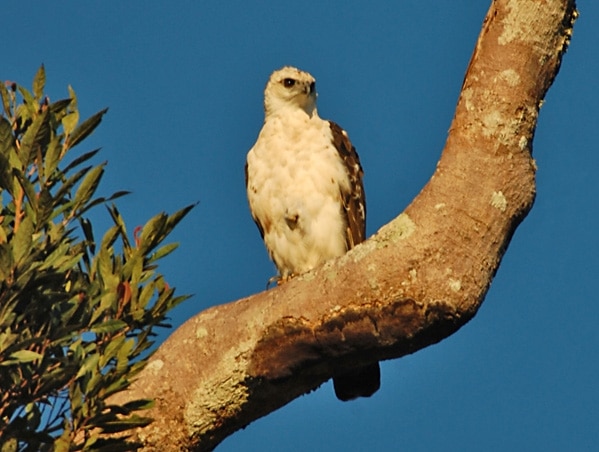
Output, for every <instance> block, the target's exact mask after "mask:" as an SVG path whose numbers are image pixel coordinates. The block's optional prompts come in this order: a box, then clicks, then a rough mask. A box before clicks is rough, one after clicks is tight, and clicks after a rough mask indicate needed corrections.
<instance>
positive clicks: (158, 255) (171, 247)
mask: <svg viewBox="0 0 599 452" xmlns="http://www.w3.org/2000/svg"><path fill="white" fill-rule="evenodd" d="M178 247H179V244H178V243H169V244H168V245H164V246H162V247H160V248H158V249H157V250H156V252H155V253H154V254H152V256H151V257H150V259H149V261H150V262H155V261H157V260H158V259H162V258H163V257H165V256H168V255H169V254H171V253H172V252H173V251H175V250H176V249H177V248H178Z"/></svg>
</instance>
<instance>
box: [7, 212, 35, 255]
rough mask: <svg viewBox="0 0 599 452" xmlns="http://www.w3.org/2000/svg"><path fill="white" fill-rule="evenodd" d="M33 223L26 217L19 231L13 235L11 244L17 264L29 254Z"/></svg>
mask: <svg viewBox="0 0 599 452" xmlns="http://www.w3.org/2000/svg"><path fill="white" fill-rule="evenodd" d="M32 236H33V221H32V220H31V217H29V216H26V217H25V218H24V219H23V221H22V222H21V225H20V226H19V229H18V230H17V232H16V233H15V236H14V241H13V242H12V248H13V252H12V253H13V256H14V259H15V261H16V262H17V263H19V262H20V261H21V259H23V258H24V257H25V256H27V255H28V254H29V253H30V252H31V243H32V242H33V237H32Z"/></svg>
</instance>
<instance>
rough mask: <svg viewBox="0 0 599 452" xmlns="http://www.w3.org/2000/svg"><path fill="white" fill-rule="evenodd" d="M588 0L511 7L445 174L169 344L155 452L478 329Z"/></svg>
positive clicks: (477, 64) (473, 86) (498, 5)
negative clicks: (363, 366)
mask: <svg viewBox="0 0 599 452" xmlns="http://www.w3.org/2000/svg"><path fill="white" fill-rule="evenodd" d="M575 18H576V11H575V4H574V1H573V0H547V1H544V2H538V1H534V0H496V1H493V3H492V5H491V8H490V10H489V12H488V14H487V16H486V18H485V20H484V23H483V27H482V31H481V34H480V37H479V40H478V42H477V44H476V48H475V50H474V54H473V56H472V59H471V61H470V65H469V67H468V71H467V74H466V77H465V80H464V84H463V87H462V93H461V95H460V98H459V101H458V105H457V109H456V114H455V117H454V120H453V123H452V125H451V129H450V132H449V136H448V139H447V143H446V146H445V149H444V151H443V154H442V156H441V160H440V161H439V163H438V166H437V169H436V171H435V173H434V175H433V177H432V178H431V180H430V181H429V183H428V184H427V185H426V186H425V187H424V188H423V190H422V191H421V192H420V194H419V195H418V196H417V197H416V198H415V199H414V201H413V202H412V203H411V204H410V206H409V207H408V208H407V209H406V210H405V212H404V213H402V214H401V215H399V216H398V217H397V218H396V219H394V220H393V221H391V222H390V223H389V224H387V225H385V226H384V227H382V228H381V229H380V230H379V231H378V232H377V233H376V234H375V235H374V236H373V237H371V238H370V239H369V240H367V241H366V242H364V243H363V244H361V245H358V246H357V247H356V248H354V249H353V250H351V251H350V252H349V253H347V254H346V255H345V256H343V257H341V258H339V259H337V260H335V261H332V262H329V263H327V264H325V265H324V266H323V267H320V268H318V269H315V270H314V271H311V272H309V273H307V274H305V275H302V276H299V277H297V278H295V279H293V280H292V281H290V282H289V283H287V284H284V285H282V286H280V287H277V288H275V289H273V290H269V291H267V292H263V293H260V294H257V295H254V296H251V297H248V298H244V299H241V300H238V301H236V302H233V303H229V304H225V305H221V306H215V307H213V308H210V309H208V310H206V311H204V312H202V313H200V314H199V315H197V316H196V317H194V318H192V319H190V320H189V321H187V322H186V323H185V324H184V325H182V326H181V327H180V328H179V329H178V330H177V331H175V332H174V333H173V334H172V335H171V337H170V338H169V339H168V340H167V341H166V342H165V343H164V344H163V345H162V346H161V347H160V348H159V350H158V351H157V352H156V354H155V356H154V358H153V359H152V360H151V362H150V364H149V365H148V367H147V368H146V369H145V370H144V371H143V372H142V373H141V374H140V376H139V379H138V380H137V381H136V382H135V383H134V384H133V385H132V387H131V388H130V390H128V391H127V392H125V393H123V394H120V395H118V396H117V397H115V400H114V401H115V402H117V403H118V402H124V401H126V400H132V399H136V398H140V397H142V398H143V397H149V398H154V399H156V407H155V408H154V409H153V410H151V412H150V413H149V415H150V416H153V417H154V418H155V419H156V421H155V422H154V423H153V424H151V425H149V426H148V427H146V428H143V429H139V430H138V431H137V433H136V435H137V439H139V440H140V441H142V442H143V443H144V444H145V445H146V447H147V450H155V449H157V448H159V449H160V450H185V449H193V450H206V449H211V448H213V447H215V446H216V445H217V444H218V443H219V442H220V441H222V440H223V439H224V438H225V437H226V436H228V435H229V434H231V433H233V432H234V431H236V430H238V429H240V428H242V427H243V426H245V425H247V424H248V423H250V422H252V421H253V420H255V419H257V418H259V417H261V416H264V415H266V414H268V413H269V412H271V411H274V410H276V409H277V408H279V407H281V406H283V405H285V404H286V403H288V402H289V401H291V400H292V399H294V398H296V397H298V396H299V395H301V394H303V393H306V392H308V391H310V390H313V389H314V388H316V387H318V386H319V385H320V384H322V383H323V382H324V381H326V380H328V379H329V378H330V377H331V376H333V375H334V374H336V373H338V372H342V371H343V370H344V369H347V368H348V367H350V366H353V365H355V364H357V363H368V362H371V361H374V360H383V359H391V358H398V357H401V356H404V355H406V354H409V353H413V352H415V351H417V350H419V349H421V348H423V347H426V346H427V345H430V344H433V343H435V342H438V341H440V340H442V339H443V338H445V337H447V336H449V335H450V334H452V333H454V332H455V331H457V330H458V329H459V328H460V327H461V326H462V325H464V324H465V323H466V322H467V321H468V320H470V319H471V318H472V317H473V316H474V315H475V313H476V312H477V310H478V308H479V307H480V305H481V303H482V300H483V298H484V296H485V294H486V292H487V289H488V288H489V285H490V283H491V280H492V278H493V276H494V274H495V272H496V270H497V267H498V265H499V262H500V260H501V258H502V256H503V253H504V251H505V249H506V247H507V245H508V243H509V241H510V239H511V236H512V234H513V233H514V231H515V229H516V227H517V226H518V224H519V223H520V222H521V221H522V219H523V218H524V217H525V216H526V214H527V213H528V211H529V210H530V208H531V207H532V204H533V201H534V197H535V181H534V174H535V163H534V161H533V159H532V157H531V147H532V139H533V135H534V130H535V126H536V122H537V116H538V111H539V107H540V105H541V103H542V100H543V98H544V96H545V93H546V92H547V89H548V88H549V86H550V85H551V83H552V81H553V79H554V78H555V76H556V74H557V72H558V69H559V66H560V62H561V58H562V55H563V53H564V52H565V50H566V47H567V45H568V43H569V40H570V36H571V33H572V26H573V22H574V20H575Z"/></svg>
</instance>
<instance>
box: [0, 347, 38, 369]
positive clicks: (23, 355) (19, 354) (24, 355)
mask: <svg viewBox="0 0 599 452" xmlns="http://www.w3.org/2000/svg"><path fill="white" fill-rule="evenodd" d="M43 357H44V355H40V354H39V353H37V352H34V351H31V350H18V351H16V352H14V353H11V354H10V357H9V358H10V360H12V361H17V362H18V363H29V362H31V361H35V360H36V359H42V358H43ZM4 364H5V363H4V362H2V363H0V366H2V365H4ZM9 364H15V363H14V362H13V363H9Z"/></svg>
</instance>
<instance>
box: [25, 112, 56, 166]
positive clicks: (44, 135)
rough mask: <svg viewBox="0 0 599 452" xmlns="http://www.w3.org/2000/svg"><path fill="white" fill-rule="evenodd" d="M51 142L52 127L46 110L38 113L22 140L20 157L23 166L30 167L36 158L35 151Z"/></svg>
mask: <svg viewBox="0 0 599 452" xmlns="http://www.w3.org/2000/svg"><path fill="white" fill-rule="evenodd" d="M49 142H50V127H49V124H48V112H47V111H45V112H43V113H41V114H39V115H37V117H36V118H35V119H34V120H33V122H32V123H31V125H30V126H29V127H28V128H27V131H26V132H25V135H24V136H23V139H22V140H21V148H20V149H19V157H20V158H21V162H22V163H23V167H24V168H26V167H28V166H29V164H30V163H31V161H32V159H33V158H35V151H37V149H38V148H41V149H45V148H46V146H48V143H49Z"/></svg>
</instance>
